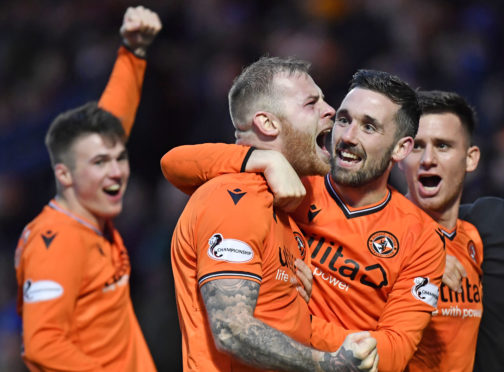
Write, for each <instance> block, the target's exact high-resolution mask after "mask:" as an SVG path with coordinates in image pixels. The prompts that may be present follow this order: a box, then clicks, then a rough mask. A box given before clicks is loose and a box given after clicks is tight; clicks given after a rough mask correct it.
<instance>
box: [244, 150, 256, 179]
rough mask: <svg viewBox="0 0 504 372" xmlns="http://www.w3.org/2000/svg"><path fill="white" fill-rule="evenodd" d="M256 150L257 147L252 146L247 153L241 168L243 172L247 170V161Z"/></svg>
mask: <svg viewBox="0 0 504 372" xmlns="http://www.w3.org/2000/svg"><path fill="white" fill-rule="evenodd" d="M254 150H255V147H251V148H250V149H249V150H248V151H247V153H246V154H245V158H244V159H243V162H242V165H241V168H240V173H243V172H245V168H246V167H247V162H248V160H249V158H250V155H252V152H253V151H254Z"/></svg>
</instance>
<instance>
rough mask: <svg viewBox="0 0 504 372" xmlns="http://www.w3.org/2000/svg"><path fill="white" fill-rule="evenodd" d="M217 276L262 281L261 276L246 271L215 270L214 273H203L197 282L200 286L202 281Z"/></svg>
mask: <svg viewBox="0 0 504 372" xmlns="http://www.w3.org/2000/svg"><path fill="white" fill-rule="evenodd" d="M218 277H234V278H236V277H239V278H243V279H248V280H253V281H257V282H259V283H261V281H262V278H261V277H260V276H259V275H257V274H253V273H249V272H246V271H217V272H214V273H209V274H206V275H203V276H202V277H201V278H200V279H199V280H198V284H199V285H200V286H201V285H202V284H203V283H204V282H206V281H208V280H212V279H215V278H218Z"/></svg>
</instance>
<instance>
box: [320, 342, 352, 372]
mask: <svg viewBox="0 0 504 372" xmlns="http://www.w3.org/2000/svg"><path fill="white" fill-rule="evenodd" d="M360 363H361V360H359V359H357V358H356V357H354V355H353V352H352V351H351V350H347V349H346V348H345V347H344V346H342V347H341V348H340V349H339V350H338V351H337V352H336V357H334V354H328V353H325V356H324V360H323V361H322V362H320V365H321V366H322V368H323V370H324V371H341V372H358V371H360V369H359V367H358V366H359V365H360Z"/></svg>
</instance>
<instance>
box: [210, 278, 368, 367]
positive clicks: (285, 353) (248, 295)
mask: <svg viewBox="0 0 504 372" xmlns="http://www.w3.org/2000/svg"><path fill="white" fill-rule="evenodd" d="M200 291H201V294H202V297H203V300H204V302H205V307H206V310H207V314H208V318H209V321H210V327H211V329H212V333H213V336H214V340H215V342H216V345H217V347H218V348H219V349H220V350H222V351H224V352H227V353H229V354H231V355H232V356H234V357H235V358H238V359H241V360H242V361H244V362H245V363H247V364H250V365H253V366H257V367H261V368H267V369H276V370H285V371H326V370H327V371H345V372H347V371H348V372H350V371H355V370H357V368H356V367H353V366H357V365H359V363H360V360H358V359H356V358H354V357H353V354H352V352H351V351H349V350H345V349H344V348H340V350H339V351H338V352H337V353H322V352H320V351H316V350H314V349H312V348H310V347H307V346H304V345H302V344H301V343H299V342H296V341H294V340H293V339H291V338H290V337H288V336H286V335H285V334H283V333H281V332H280V331H278V330H276V329H274V328H271V327H270V326H268V325H266V324H265V323H263V322H262V321H260V320H258V319H256V318H254V315H253V314H254V309H255V305H256V301H257V296H258V294H259V284H257V283H255V282H253V281H250V280H242V279H218V280H214V281H211V282H207V283H205V284H204V285H203V286H202V287H201V289H200ZM315 355H319V356H318V357H317V358H316V357H315ZM322 355H323V357H322ZM316 360H319V361H318V362H317V361H316Z"/></svg>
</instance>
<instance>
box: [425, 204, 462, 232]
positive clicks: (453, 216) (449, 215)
mask: <svg viewBox="0 0 504 372" xmlns="http://www.w3.org/2000/svg"><path fill="white" fill-rule="evenodd" d="M459 205H460V199H459V200H457V201H456V202H454V204H453V205H451V206H450V207H448V208H446V209H444V210H442V211H429V210H426V211H425V212H427V214H428V215H430V216H431V217H432V218H433V219H434V220H435V221H436V222H437V223H438V224H440V225H441V226H443V227H444V228H445V229H447V230H452V229H454V228H455V226H456V225H457V218H458V210H459Z"/></svg>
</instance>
